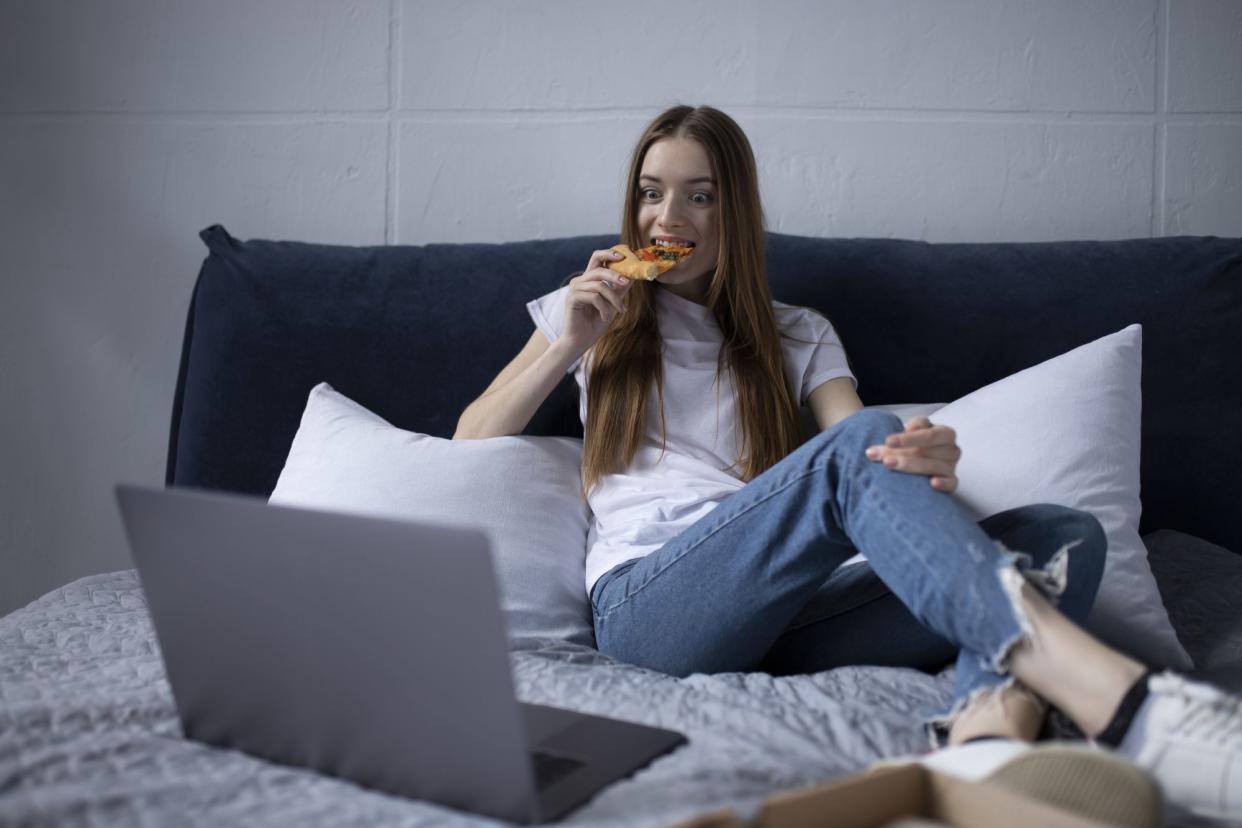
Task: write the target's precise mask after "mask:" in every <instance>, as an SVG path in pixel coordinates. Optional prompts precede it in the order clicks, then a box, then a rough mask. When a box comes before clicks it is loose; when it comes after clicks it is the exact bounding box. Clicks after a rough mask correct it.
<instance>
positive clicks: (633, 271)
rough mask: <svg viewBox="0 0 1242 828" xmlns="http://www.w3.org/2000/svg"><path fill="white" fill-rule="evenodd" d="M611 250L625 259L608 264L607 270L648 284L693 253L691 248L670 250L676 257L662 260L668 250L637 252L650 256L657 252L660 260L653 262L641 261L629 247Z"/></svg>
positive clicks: (650, 248) (650, 249)
mask: <svg viewBox="0 0 1242 828" xmlns="http://www.w3.org/2000/svg"><path fill="white" fill-rule="evenodd" d="M612 249H613V250H614V251H616V252H617V253H620V254H621V255H622V256H624V257H625V258H624V259H622V260H621V261H619V262H609V263H608V265H607V267H608V269H609V270H613V271H616V272H617V273H620V274H621V275H622V276H626V277H628V278H630V279H643V280H645V281H648V282H651V281H654V280H655V278H656V277H657V276H659V275H660V274H661V273H664V272H666V271H668V270H671V269H672V268H674V267H676V266H677V265H678V264H680V263H681V262H682V261H683V260H684V259H685V258H686V257H687V256H689V255H690V253H691V252H693V251H692V249H691V248H672V250H673V251H676V255H675V256H673V257H672V258H664V257H666V256H668V255H669V252H670V249H669V248H661V247H658V246H657V247H644V248H642V250H640V251H639V253H647V254H649V255H651V253H652V251H659V253H658V254H657V255H659V256H660V257H661V258H658V259H656V260H655V261H643V260H642V259H640V258H639V255H638V253H635V252H634V251H633V250H631V249H630V246H629V245H626V244H614V245H613V246H612Z"/></svg>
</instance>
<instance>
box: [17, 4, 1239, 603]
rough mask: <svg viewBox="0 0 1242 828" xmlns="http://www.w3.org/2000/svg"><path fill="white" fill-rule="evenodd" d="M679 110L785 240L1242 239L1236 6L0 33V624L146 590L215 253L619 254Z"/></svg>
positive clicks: (638, 14) (230, 10) (356, 9)
mask: <svg viewBox="0 0 1242 828" xmlns="http://www.w3.org/2000/svg"><path fill="white" fill-rule="evenodd" d="M657 23H658V25H656V24H657ZM647 24H650V25H647ZM639 35H641V36H640V37H639ZM673 102H687V103H710V104H713V105H715V106H719V107H720V108H722V109H725V110H726V111H728V112H730V113H731V114H733V115H734V116H735V117H736V118H737V119H738V121H739V122H741V123H742V125H743V126H744V127H745V128H746V130H747V132H748V134H749V135H750V137H751V139H752V142H753V143H754V145H755V148H756V151H757V154H758V156H759V163H760V167H761V172H762V176H763V194H764V199H765V208H766V211H767V215H768V218H769V224H770V227H771V229H773V230H778V231H783V232H790V233H804V234H808V235H851V236H854V235H856V236H899V237H908V238H918V239H927V240H931V241H951V240H952V241H957V240H973V241H984V240H1054V239H1070V238H1101V239H1104V238H1108V239H1113V238H1126V237H1134V236H1150V235H1161V234H1167V233H1178V234H1182V233H1186V234H1219V235H1242V173H1240V172H1239V170H1242V0H770V1H769V2H766V3H763V4H759V3H754V2H752V0H694V2H671V1H670V0H662V2H654V0H632V2H629V3H614V2H604V0H493V2H469V1H468V0H464V1H463V2H449V1H448V0H353V2H342V0H212V2H207V3H204V2H200V1H199V0H164V2H160V3H150V2H143V0H102V1H101V2H89V3H84V2H73V1H72V0H0V401H3V405H0V435H2V436H0V614H2V613H4V612H7V611H8V610H11V609H13V608H15V607H17V606H20V605H22V604H23V603H25V602H26V601H29V600H31V599H33V598H35V597H37V596H38V595H40V594H42V593H43V592H46V591H47V590H48V589H51V588H53V587H55V586H57V585H59V584H61V583H64V582H66V581H68V580H70V579H72V578H76V577H79V576H81V575H84V574H88V573H92V572H99V571H105V570H110V569H120V568H125V567H128V566H129V562H128V558H127V555H126V553H125V550H124V545H123V541H122V537H121V532H120V526H119V523H118V521H117V518H116V515H115V508H114V506H113V504H112V501H111V492H110V488H111V485H112V484H113V483H114V482H116V481H117V480H128V481H137V482H146V483H157V482H159V481H160V480H161V479H162V472H163V464H164V455H165V451H166V441H167V424H168V416H169V409H170V406H171V397H172V390H173V383H174V380H175V376H176V367H177V355H178V351H179V348H180V342H181V330H182V325H183V322H184V316H185V309H186V303H187V301H188V297H189V293H190V289H191V287H192V285H193V281H194V278H195V276H196V275H197V272H198V265H199V263H200V262H201V260H202V258H203V255H204V249H203V247H202V245H201V243H200V242H199V241H198V238H197V235H196V234H197V232H198V230H200V229H202V228H203V227H205V226H207V225H209V224H212V223H215V222H220V223H223V224H224V225H225V226H226V227H228V228H229V230H230V231H232V232H233V233H235V234H236V235H238V236H240V237H242V238H254V237H267V238H291V239H303V240H317V241H326V242H339V243H347V244H376V243H423V242H432V241H436V242H444V241H449V242H451V241H504V240H515V239H524V238H533V237H554V236H563V235H573V234H579V233H594V232H601V233H603V232H610V231H613V230H615V228H616V226H617V222H618V217H619V214H620V209H621V204H620V200H619V199H620V187H621V183H622V179H623V175H624V169H625V165H626V163H627V160H628V153H629V149H630V147H631V145H632V143H633V141H634V140H635V138H636V137H637V135H638V133H639V131H640V130H641V129H642V126H643V125H644V124H645V123H646V122H647V121H648V120H649V119H650V118H651V116H653V115H654V114H655V113H656V112H658V111H659V110H660V109H661V108H663V107H664V106H666V105H668V104H670V103H673Z"/></svg>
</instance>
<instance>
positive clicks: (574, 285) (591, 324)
mask: <svg viewBox="0 0 1242 828" xmlns="http://www.w3.org/2000/svg"><path fill="white" fill-rule="evenodd" d="M622 258H623V257H622V255H621V254H620V253H617V252H614V251H612V250H596V251H595V252H594V253H592V254H591V260H590V261H589V262H588V263H587V266H586V270H585V271H583V273H582V275H581V276H577V277H575V278H573V279H571V280H570V281H569V295H568V296H567V297H566V298H565V328H564V330H563V331H561V339H563V340H565V341H566V344H567V345H568V346H569V347H570V348H571V349H572V350H573V352H574V353H575V354H577V355H579V356H581V355H582V354H584V353H586V352H587V349H589V348H590V347H591V346H592V345H594V344H595V343H596V342H598V341H599V338H600V337H601V336H603V335H604V332H605V331H606V330H608V326H609V325H611V324H612V320H613V319H615V318H616V317H617V314H619V313H621V311H622V310H624V309H625V294H626V292H627V289H628V288H629V286H630V280H629V279H627V278H625V277H624V276H622V275H621V274H620V273H614V272H613V271H611V270H609V269H608V268H606V267H604V265H605V264H607V263H608V262H615V261H619V260H620V259H622Z"/></svg>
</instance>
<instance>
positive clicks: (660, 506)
mask: <svg viewBox="0 0 1242 828" xmlns="http://www.w3.org/2000/svg"><path fill="white" fill-rule="evenodd" d="M621 240H622V242H624V243H625V244H628V245H629V246H630V247H632V248H634V249H638V248H640V247H645V246H648V245H651V244H660V243H678V244H683V245H685V244H690V245H693V246H694V252H693V254H692V255H691V256H690V257H689V258H687V259H685V260H684V261H683V262H682V263H681V264H679V265H677V266H676V267H674V268H673V269H671V270H669V271H668V272H666V273H664V274H663V275H661V276H660V277H659V278H658V279H657V280H656V281H655V282H635V283H631V282H630V281H629V280H627V279H625V278H624V277H621V276H619V275H618V274H616V273H614V272H613V271H611V270H609V269H607V268H606V267H605V266H606V265H607V264H608V263H609V262H612V261H616V260H618V259H620V258H621V257H620V256H619V255H618V254H615V253H612V252H611V251H608V250H599V251H596V252H595V253H593V254H592V255H591V257H590V260H589V262H588V263H587V267H586V269H585V270H584V271H583V272H582V273H581V274H580V275H577V276H575V277H574V278H572V279H571V281H570V282H569V283H568V284H567V285H566V286H564V287H562V288H561V289H559V290H557V291H554V292H552V293H550V294H547V295H545V296H543V297H540V298H539V299H536V300H534V301H532V302H530V303H529V305H528V310H529V312H530V314H531V316H532V319H533V320H534V322H535V326H536V329H535V331H534V332H533V333H532V334H531V337H530V340H529V341H528V342H527V343H526V346H525V347H524V348H523V349H522V351H521V352H520V353H519V354H518V355H517V356H516V357H515V358H514V360H513V361H512V362H511V363H510V364H509V365H508V366H506V367H505V368H504V370H502V371H501V372H500V374H499V375H498V376H497V377H496V379H495V380H494V381H493V382H492V384H491V385H490V386H489V387H488V388H487V389H486V390H485V391H484V393H483V394H482V396H480V397H479V398H478V399H477V400H475V401H474V402H473V403H471V405H470V406H469V407H467V408H466V410H465V411H464V412H463V414H462V415H461V419H460V422H459V424H458V429H457V434H456V435H455V437H456V438H458V439H475V438H485V437H493V436H499V435H506V434H518V433H520V432H521V431H522V429H523V428H524V427H525V426H526V424H527V423H528V422H529V420H530V418H531V416H532V415H533V413H534V412H535V410H536V409H537V408H538V407H539V405H540V404H541V403H542V402H543V400H544V399H545V398H546V397H547V396H548V394H549V393H550V392H551V391H552V389H553V388H554V387H555V386H556V385H557V384H558V382H559V381H560V378H561V377H562V376H563V375H564V374H565V373H566V372H568V371H572V372H573V373H574V376H575V378H576V380H577V382H578V385H579V388H580V389H581V405H580V414H581V417H582V421H583V426H584V434H585V437H584V447H583V482H584V490H585V494H586V496H587V499H588V501H589V503H590V507H591V511H592V513H593V518H592V523H591V530H590V534H589V537H588V553H587V563H586V570H587V584H586V588H587V591H588V594H589V595H590V600H591V606H592V609H593V613H594V622H595V633H596V639H597V643H598V646H599V649H600V650H601V651H602V652H604V653H606V654H608V655H611V656H614V657H616V658H618V659H620V660H623V661H626V662H630V663H633V664H638V665H642V666H645V667H649V668H652V669H655V670H660V671H663V672H666V673H669V674H673V675H678V676H685V675H689V674H690V673H693V672H709V673H710V672H722V671H734V670H763V671H766V672H771V673H777V674H779V673H804V672H813V671H818V670H826V669H829V668H832V667H838V666H841V665H846V664H883V665H892V666H910V667H918V668H922V669H936V668H939V667H941V666H943V665H944V664H946V663H948V661H949V660H951V659H952V658H954V657H956V659H957V671H956V688H955V693H954V699H955V701H954V703H953V705H952V706H951V707H950V708H949V709H947V710H945V711H942V712H941V713H940V714H938V715H937V716H935V717H934V719H933V723H934V724H935V725H936V726H937V727H938V732H939V733H941V734H944V735H946V736H947V741H948V743H949V744H951V745H955V744H960V743H963V742H966V741H968V740H972V739H976V738H981V737H989V736H1000V737H1008V738H1013V739H1022V740H1031V739H1034V738H1035V737H1036V735H1037V734H1038V732H1039V730H1040V728H1041V726H1042V723H1043V719H1044V716H1045V713H1046V711H1047V707H1048V704H1049V703H1051V704H1053V705H1056V706H1057V707H1058V708H1060V709H1061V710H1062V711H1063V712H1064V713H1065V714H1066V715H1068V716H1069V717H1070V718H1071V719H1072V720H1073V721H1074V722H1075V723H1076V724H1077V725H1078V726H1079V727H1080V728H1081V729H1082V730H1083V732H1084V733H1085V734H1087V736H1088V737H1090V738H1092V739H1094V740H1096V741H1097V742H1100V743H1104V744H1108V745H1111V746H1113V747H1118V748H1119V749H1120V750H1121V751H1122V752H1124V753H1126V754H1127V755H1129V756H1131V757H1132V758H1135V759H1136V760H1137V761H1138V762H1139V763H1140V764H1143V765H1145V766H1146V767H1148V768H1150V769H1152V770H1153V771H1154V772H1155V773H1156V775H1157V776H1158V777H1159V778H1160V779H1161V781H1162V782H1163V783H1164V786H1165V788H1166V790H1167V792H1168V794H1169V795H1170V797H1173V798H1175V799H1181V800H1183V801H1185V802H1187V804H1189V805H1192V806H1196V807H1199V808H1201V809H1206V810H1208V811H1213V810H1215V811H1216V812H1220V813H1232V814H1234V815H1239V814H1242V761H1234V760H1235V759H1237V758H1238V757H1239V756H1240V755H1242V745H1240V743H1242V732H1240V723H1242V712H1240V711H1239V704H1238V700H1237V699H1235V698H1232V697H1229V696H1226V695H1224V694H1222V693H1220V692H1219V691H1217V690H1215V689H1213V688H1210V687H1207V686H1204V685H1201V684H1197V683H1192V682H1189V681H1186V680H1185V679H1182V678H1180V677H1176V676H1173V675H1170V674H1167V673H1164V674H1154V673H1152V672H1151V671H1148V670H1146V669H1145V667H1144V666H1143V665H1142V664H1140V663H1139V662H1137V661H1135V660H1134V659H1131V658H1129V657H1127V656H1125V655H1123V654H1121V653H1118V652H1116V651H1114V650H1112V649H1110V648H1108V647H1106V646H1105V645H1103V644H1102V643H1100V642H1098V641H1096V640H1095V639H1094V638H1093V637H1091V636H1090V635H1089V634H1087V633H1086V632H1085V631H1083V629H1082V628H1081V627H1080V626H1079V622H1081V621H1082V620H1083V619H1084V618H1085V617H1086V615H1087V612H1088V610H1089V609H1090V607H1091V603H1092V601H1093V599H1094V597H1095V593H1096V589H1097V586H1098V584H1099V580H1100V576H1101V573H1102V572H1103V567H1104V554H1105V547H1106V541H1105V537H1104V533H1103V531H1102V530H1101V528H1100V526H1099V524H1098V522H1097V521H1096V520H1095V519H1094V518H1093V517H1091V516H1090V515H1088V514H1086V513H1083V512H1078V511H1074V510H1071V509H1067V508H1063V507H1058V506H1053V505H1046V504H1041V505H1033V506H1029V507H1024V508H1020V509H1014V510H1011V511H1008V512H1004V513H1002V514H998V515H995V516H993V517H990V518H988V519H987V520H984V521H982V522H980V523H978V524H976V523H975V522H974V521H973V520H971V519H970V517H969V516H968V515H967V514H966V513H965V511H964V510H963V509H962V508H961V507H960V505H959V504H958V503H957V501H956V500H955V499H954V498H952V497H951V496H950V493H951V492H953V490H954V489H955V488H956V486H957V478H956V476H955V468H956V464H957V461H958V458H959V457H960V455H961V451H960V449H959V448H958V447H957V445H956V442H955V435H954V433H953V431H952V429H950V428H947V427H945V426H939V425H935V424H933V423H931V422H930V421H928V420H927V419H926V418H917V419H915V420H913V421H912V422H910V423H909V424H908V425H907V426H905V427H904V428H903V426H902V423H901V421H900V420H899V419H898V418H897V417H895V416H893V415H891V414H888V413H884V412H880V411H875V410H864V409H863V404H862V402H861V400H860V399H859V398H858V395H857V394H856V393H855V381H854V377H853V374H852V373H851V371H850V367H849V364H848V362H847V360H846V357H845V352H844V350H843V348H842V345H841V342H840V340H839V339H838V338H837V336H836V333H835V332H834V330H833V327H832V325H831V324H830V323H829V322H828V320H827V319H825V318H824V317H823V316H821V315H820V314H818V313H816V312H814V311H811V310H809V309H805V308H799V307H793V306H790V305H786V304H783V303H781V302H775V301H773V300H772V297H771V295H770V293H769V288H768V281H767V274H766V272H765V269H764V268H765V264H764V225H763V213H762V209H761V206H760V201H759V185H758V178H757V174H756V169H755V161H754V155H753V152H752V150H751V147H750V144H749V142H748V141H747V139H746V137H745V135H744V134H743V132H742V130H741V129H740V128H739V127H738V125H737V124H736V123H735V122H734V121H733V120H732V119H730V118H729V117H728V116H727V115H725V114H724V113H722V112H719V111H718V110H715V109H712V108H710V107H699V108H691V107H686V106H678V107H674V108H672V109H669V110H668V111H666V112H664V113H662V114H660V115H659V116H658V117H657V118H656V119H655V120H654V121H653V122H652V123H651V124H650V126H648V128H647V129H646V130H645V131H644V133H643V135H642V137H641V138H640V139H639V141H638V144H637V146H636V147H635V149H634V153H633V157H632V160H631V165H630V172H629V181H628V186H627V192H626V199H625V207H624V214H623V218H622V232H621ZM893 370H900V366H894V368H893ZM802 404H805V405H807V406H809V408H810V410H811V411H812V412H813V414H814V418H815V422H816V423H817V425H818V426H819V428H820V429H821V430H820V432H819V433H818V434H817V435H816V436H814V437H813V438H811V439H810V440H808V441H806V442H805V443H804V442H803V441H802V438H801V431H800V417H799V406H800V405H802ZM1010 550H1021V551H1019V552H1014V551H1010ZM859 551H861V552H862V553H863V554H864V555H865V556H866V561H865V562H862V563H852V564H850V565H846V563H847V561H849V560H850V559H851V558H852V557H854V556H855V555H856V553H857V552H859ZM1188 756H1192V757H1193V763H1192V765H1191V766H1190V767H1188V766H1187V763H1186V762H1185V761H1181V759H1185V758H1186V757H1188ZM1179 757H1181V759H1179ZM1231 767H1232V768H1233V770H1232V771H1231V770H1230V768H1231ZM1231 773H1232V774H1233V778H1232V779H1231V778H1229V775H1230V774H1231ZM1205 778H1208V779H1210V780H1211V781H1210V783H1209V784H1207V785H1206V786H1205V784H1204V781H1203V780H1204V779H1205ZM1213 786H1215V787H1214V788H1213ZM1209 789H1212V790H1214V791H1215V793H1210V792H1209Z"/></svg>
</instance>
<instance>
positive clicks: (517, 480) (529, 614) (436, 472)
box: [271, 383, 595, 646]
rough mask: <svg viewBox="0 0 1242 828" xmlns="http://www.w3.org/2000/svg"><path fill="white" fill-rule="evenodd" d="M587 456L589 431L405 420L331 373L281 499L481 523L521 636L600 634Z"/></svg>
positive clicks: (506, 607)
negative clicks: (381, 411)
mask: <svg viewBox="0 0 1242 828" xmlns="http://www.w3.org/2000/svg"><path fill="white" fill-rule="evenodd" d="M581 467H582V441H581V440H574V439H570V438H567V437H496V438H492V439H489V440H445V439H443V438H441V437H432V436H429V435H426V434H417V433H414V432H410V431H403V430H402V429H399V428H396V427H395V426H393V425H391V424H389V423H388V422H387V421H385V420H384V419H383V418H381V417H379V416H378V415H376V414H373V413H372V412H370V411H368V410H367V409H366V408H364V407H362V406H361V405H359V404H357V403H355V402H354V401H352V400H350V399H348V398H347V397H345V396H343V395H342V394H340V393H339V392H337V391H335V390H334V389H333V388H332V387H331V386H330V385H328V384H327V383H320V384H319V385H317V386H315V387H314V388H313V389H311V392H310V396H309V398H308V400H307V403H306V410H305V411H304V412H303V414H302V423H301V425H300V426H299V428H298V432H297V434H296V436H294V438H293V446H292V447H291V448H290V450H289V457H288V459H287V460H286V462H285V467H284V469H283V470H282V471H281V473H280V479H279V480H278V481H277V483H276V488H275V490H274V491H273V492H272V496H271V502H272V503H282V504H286V505H291V506H305V507H311V508H321V509H332V510H339V511H352V512H362V513H370V514H376V515H384V516H388V517H398V518H403V519H408V520H418V519H427V520H434V521H436V522H438V523H446V524H451V525H462V526H472V527H477V528H479V529H482V530H483V532H484V533H485V534H486V535H488V537H489V538H490V539H491V542H492V558H493V562H494V564H495V567H496V575H497V579H498V581H499V587H500V595H501V608H502V609H503V611H504V618H505V626H506V628H507V631H508V634H509V635H510V637H513V638H518V637H552V638H564V639H568V640H570V641H574V642H577V643H580V644H586V645H589V646H594V644H595V635H594V631H593V629H592V625H591V610H590V604H589V603H588V601H587V596H586V591H585V590H584V589H583V588H582V583H583V580H584V579H585V577H586V575H585V573H584V566H585V563H586V536H587V520H588V515H589V512H588V508H587V504H586V501H585V500H583V498H582V496H581V493H580V492H581V485H582V483H581V480H582V477H581V474H582V472H581Z"/></svg>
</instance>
